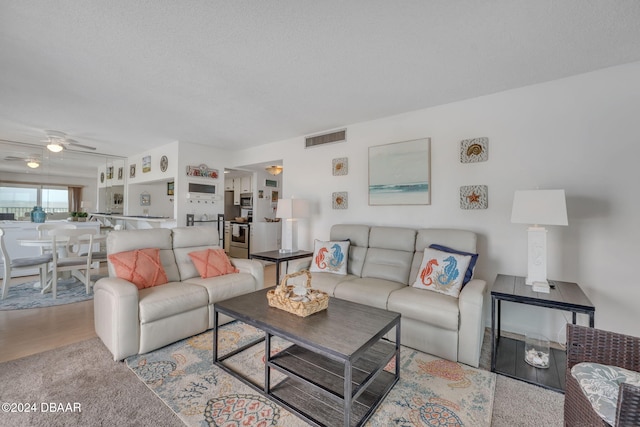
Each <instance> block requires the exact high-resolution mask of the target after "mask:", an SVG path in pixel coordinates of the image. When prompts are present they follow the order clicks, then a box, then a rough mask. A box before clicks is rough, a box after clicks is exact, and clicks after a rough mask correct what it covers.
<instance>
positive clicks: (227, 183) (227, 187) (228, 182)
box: [224, 178, 233, 191]
mask: <svg viewBox="0 0 640 427" xmlns="http://www.w3.org/2000/svg"><path fill="white" fill-rule="evenodd" d="M224 191H233V178H225V180H224Z"/></svg>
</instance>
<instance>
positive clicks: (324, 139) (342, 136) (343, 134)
mask: <svg viewBox="0 0 640 427" xmlns="http://www.w3.org/2000/svg"><path fill="white" fill-rule="evenodd" d="M346 140H347V130H346V129H342V130H338V131H335V132H331V133H323V134H322V135H315V136H308V137H306V138H305V141H304V143H305V148H309V147H315V146H316V145H322V144H331V143H333V142H342V141H346Z"/></svg>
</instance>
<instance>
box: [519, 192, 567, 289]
mask: <svg viewBox="0 0 640 427" xmlns="http://www.w3.org/2000/svg"><path fill="white" fill-rule="evenodd" d="M511 222H513V223H517V224H533V225H531V226H530V227H529V229H528V242H527V253H528V268H527V279H526V284H527V285H532V284H533V283H534V282H541V283H544V284H547V285H548V282H547V229H546V228H544V227H541V226H540V225H569V222H568V221H567V203H566V199H565V195H564V190H524V191H516V192H515V195H514V197H513V209H512V211H511Z"/></svg>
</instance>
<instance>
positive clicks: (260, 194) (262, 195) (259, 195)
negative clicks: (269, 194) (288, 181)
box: [258, 190, 264, 199]
mask: <svg viewBox="0 0 640 427" xmlns="http://www.w3.org/2000/svg"><path fill="white" fill-rule="evenodd" d="M258 199H264V190H258Z"/></svg>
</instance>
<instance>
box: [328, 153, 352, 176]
mask: <svg viewBox="0 0 640 427" xmlns="http://www.w3.org/2000/svg"><path fill="white" fill-rule="evenodd" d="M332 163H333V175H334V176H340V175H346V174H348V173H349V159H348V158H347V157H339V158H337V159H333V162H332Z"/></svg>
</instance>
